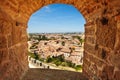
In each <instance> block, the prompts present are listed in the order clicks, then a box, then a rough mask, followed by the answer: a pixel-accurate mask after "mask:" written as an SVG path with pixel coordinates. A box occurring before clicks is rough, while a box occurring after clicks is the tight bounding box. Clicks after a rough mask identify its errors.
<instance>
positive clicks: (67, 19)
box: [28, 4, 85, 33]
mask: <svg viewBox="0 0 120 80" xmlns="http://www.w3.org/2000/svg"><path fill="white" fill-rule="evenodd" d="M84 24H85V19H84V17H83V16H82V14H81V13H80V12H79V11H78V10H77V9H76V8H75V7H74V6H72V5H66V4H51V5H48V6H44V7H43V8H41V9H39V10H38V11H37V12H35V13H33V14H32V16H31V17H30V19H29V22H28V32H29V33H34V32H37V33H43V32H84Z"/></svg>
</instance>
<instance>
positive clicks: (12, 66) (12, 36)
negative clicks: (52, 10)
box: [0, 0, 120, 80]
mask: <svg viewBox="0 0 120 80" xmlns="http://www.w3.org/2000/svg"><path fill="white" fill-rule="evenodd" d="M52 3H65V4H71V5H74V6H75V7H76V8H77V9H78V10H79V11H80V12H81V13H82V14H83V16H84V18H85V19H86V24H85V39H86V40H85V47H84V49H85V51H84V64H83V74H85V75H86V76H87V77H88V78H89V79H90V80H120V76H119V75H120V62H119V61H120V4H119V3H120V1H119V0H0V79H1V80H18V79H20V77H21V76H22V74H23V73H24V71H26V70H27V69H28V62H27V32H26V29H27V22H28V20H29V18H30V16H31V14H33V13H34V12H35V11H37V10H38V9H40V8H41V7H43V6H45V5H48V4H52Z"/></svg>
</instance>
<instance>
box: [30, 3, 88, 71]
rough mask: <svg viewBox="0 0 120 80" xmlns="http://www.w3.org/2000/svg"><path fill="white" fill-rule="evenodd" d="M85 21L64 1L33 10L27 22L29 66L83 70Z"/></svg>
mask: <svg viewBox="0 0 120 80" xmlns="http://www.w3.org/2000/svg"><path fill="white" fill-rule="evenodd" d="M85 22H86V21H85V19H84V17H83V16H82V14H81V13H80V12H79V11H78V10H77V9H76V8H75V7H74V6H72V5H67V4H50V5H47V6H44V7H42V8H41V9H39V10H38V11H36V12H35V13H33V14H32V16H31V17H30V19H29V22H28V38H29V40H28V44H29V47H28V56H29V57H28V60H29V67H30V68H42V69H60V70H70V71H77V72H82V64H83V57H84V54H83V51H84V48H83V47H84V24H85Z"/></svg>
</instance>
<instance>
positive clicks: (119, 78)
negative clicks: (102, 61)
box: [114, 71, 120, 80]
mask: <svg viewBox="0 0 120 80" xmlns="http://www.w3.org/2000/svg"><path fill="white" fill-rule="evenodd" d="M114 80H120V71H115V74H114Z"/></svg>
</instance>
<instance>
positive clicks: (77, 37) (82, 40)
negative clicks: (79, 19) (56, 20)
mask: <svg viewBox="0 0 120 80" xmlns="http://www.w3.org/2000/svg"><path fill="white" fill-rule="evenodd" d="M72 38H73V39H74V38H76V39H78V40H79V41H80V44H81V45H82V44H83V42H84V39H82V38H81V37H80V36H72Z"/></svg>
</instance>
